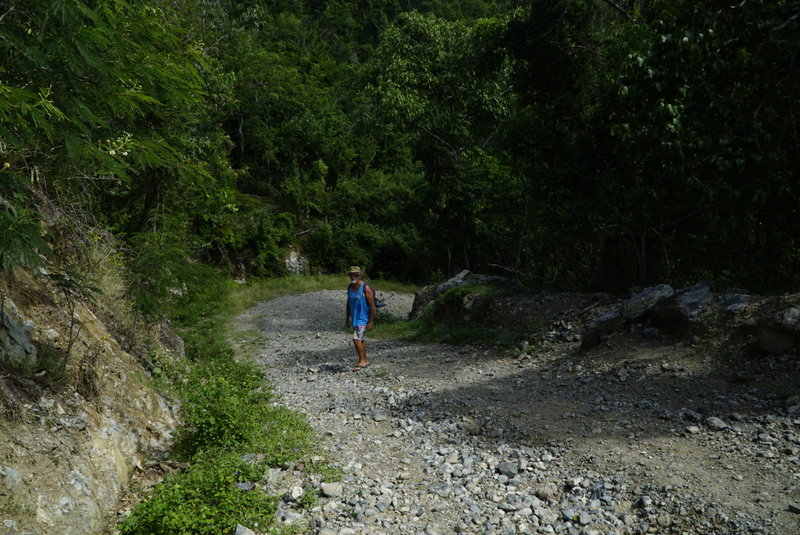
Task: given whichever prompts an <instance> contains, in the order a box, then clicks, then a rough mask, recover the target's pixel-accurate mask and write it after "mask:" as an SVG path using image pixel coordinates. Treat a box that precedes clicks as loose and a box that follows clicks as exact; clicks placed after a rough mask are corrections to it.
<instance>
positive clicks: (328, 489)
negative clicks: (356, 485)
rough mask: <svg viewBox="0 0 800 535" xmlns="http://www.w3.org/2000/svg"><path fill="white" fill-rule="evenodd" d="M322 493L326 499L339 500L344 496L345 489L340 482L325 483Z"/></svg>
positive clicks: (321, 489)
mask: <svg viewBox="0 0 800 535" xmlns="http://www.w3.org/2000/svg"><path fill="white" fill-rule="evenodd" d="M320 491H321V492H322V495H323V496H325V497H326V498H337V497H339V496H341V495H342V492H343V491H344V487H343V485H342V484H341V483H340V482H335V483H323V484H322V486H321V487H320Z"/></svg>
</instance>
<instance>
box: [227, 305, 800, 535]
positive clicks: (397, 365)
mask: <svg viewBox="0 0 800 535" xmlns="http://www.w3.org/2000/svg"><path fill="white" fill-rule="evenodd" d="M344 299H345V294H344V291H322V292H314V293H309V294H304V295H298V296H289V297H282V298H278V299H275V300H273V301H269V302H265V303H261V304H260V305H258V306H256V307H254V308H252V309H251V310H249V311H248V312H246V313H245V314H243V315H242V316H241V317H240V318H239V319H238V322H237V324H236V326H235V329H234V333H233V334H232V338H233V339H234V342H235V343H236V342H237V341H238V342H239V346H240V350H241V351H244V349H245V346H246V345H247V346H249V347H250V349H251V352H253V351H252V350H255V351H254V352H255V360H256V362H258V363H259V364H262V365H263V366H264V367H265V370H266V373H267V375H268V376H269V378H270V380H271V381H272V382H273V384H274V388H275V391H276V392H277V393H278V394H279V396H280V403H281V404H283V405H285V406H287V407H289V408H292V409H295V410H298V411H301V412H303V413H305V414H306V415H307V416H308V419H309V421H310V422H311V424H312V425H313V426H314V428H315V429H317V430H318V431H319V433H320V435H321V436H323V437H324V444H323V446H324V447H325V449H326V450H327V451H328V454H329V459H330V460H331V461H333V462H334V463H335V464H337V465H338V466H340V467H341V468H342V469H343V472H344V474H343V478H342V484H341V485H331V484H327V483H330V482H325V481H322V480H321V479H320V478H319V476H309V475H308V474H307V473H305V472H303V471H302V470H299V469H292V468H291V467H289V468H287V469H286V470H282V471H273V472H272V473H271V474H270V475H269V477H268V478H267V479H268V480H267V481H266V483H265V485H266V486H267V487H270V488H271V490H272V491H278V492H281V494H282V495H284V496H285V499H284V503H282V505H281V508H280V510H279V516H280V518H281V519H282V520H283V521H285V522H305V523H307V524H308V525H310V526H311V528H312V532H319V533H323V534H326V535H330V534H342V535H345V534H353V533H375V534H383V533H386V534H389V533H427V534H446V533H458V532H461V533H492V534H495V533H502V534H517V533H569V534H575V535H579V534H584V535H591V534H597V535H599V534H636V533H685V534H695V533H697V534H700V533H702V534H728V533H730V534H739V533H764V534H773V535H790V534H797V533H800V514H798V513H800V505H798V504H799V503H800V490H798V488H799V487H800V461H799V460H798V451H799V449H798V448H800V414H797V413H793V411H792V410H789V408H787V406H786V404H785V403H784V402H783V400H782V399H778V398H777V397H775V396H772V395H770V394H769V393H768V391H767V390H766V386H767V385H768V384H769V380H770V377H771V375H770V374H769V373H762V371H761V370H758V371H752V372H751V373H749V375H748V379H747V381H746V382H737V383H734V382H731V381H729V380H727V379H726V378H725V374H724V373H722V372H721V371H720V370H719V368H718V367H717V366H718V363H716V362H712V361H711V360H709V359H707V358H704V357H702V348H698V347H696V346H690V345H687V344H672V345H662V346H658V345H655V344H650V345H647V344H645V345H642V344H641V343H639V342H638V341H637V342H636V343H633V342H624V343H623V342H622V341H620V342H619V345H617V346H615V345H614V341H613V340H611V341H608V342H607V343H606V344H605V346H604V347H601V348H599V349H597V350H595V351H593V352H591V353H588V354H578V353H577V352H576V351H575V347H574V346H575V344H568V343H560V344H559V343H553V344H549V345H543V346H542V347H537V348H535V349H532V348H529V349H527V350H526V351H525V352H519V351H508V350H507V349H506V350H502V349H500V348H485V347H460V346H452V345H446V344H434V345H423V344H411V343H407V342H404V341H390V340H375V339H374V338H369V336H368V352H369V356H370V360H371V361H372V365H371V366H370V367H369V368H367V369H365V370H363V371H360V372H352V371H350V368H351V366H352V365H353V364H354V363H355V360H356V359H355V351H354V349H353V346H352V342H351V340H350V335H349V334H348V332H347V331H345V330H344V329H343V325H344ZM412 300H413V296H410V295H395V296H392V297H390V298H389V299H388V302H389V307H388V311H389V312H388V313H391V314H395V315H397V316H399V317H405V316H406V315H407V313H408V311H409V310H410V308H411V304H412ZM256 333H257V335H256ZM773 364H774V366H773V368H774V369H773V373H777V374H780V375H782V376H783V377H784V378H785V376H786V374H787V373H789V374H795V375H793V377H797V372H798V370H797V363H796V361H786V360H783V361H776V362H775V363H773ZM784 397H785V396H784ZM309 487H311V488H313V490H314V491H317V490H319V491H320V492H321V494H322V498H321V499H320V500H319V501H318V502H317V503H316V504H315V505H314V506H313V507H312V508H311V509H310V510H309V509H303V508H302V507H300V505H299V502H300V500H301V494H302V491H303V490H304V488H305V489H308V488H309Z"/></svg>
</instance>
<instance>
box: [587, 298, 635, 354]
mask: <svg viewBox="0 0 800 535" xmlns="http://www.w3.org/2000/svg"><path fill="white" fill-rule="evenodd" d="M623 323H625V318H624V317H623V315H622V308H617V309H614V310H612V311H611V312H608V313H606V314H603V315H602V316H600V317H598V318H595V319H594V320H592V322H591V323H589V325H587V326H586V328H585V329H584V331H583V333H582V334H581V350H584V349H589V348H590V347H594V346H596V345H597V344H599V343H600V340H602V338H603V336H606V335H608V334H611V333H612V332H614V331H616V330H617V329H619V328H620V327H622V324H623Z"/></svg>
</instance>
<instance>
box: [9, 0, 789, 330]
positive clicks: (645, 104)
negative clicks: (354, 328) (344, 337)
mask: <svg viewBox="0 0 800 535" xmlns="http://www.w3.org/2000/svg"><path fill="white" fill-rule="evenodd" d="M798 16H800V4H798V3H797V2H793V1H789V0H774V1H766V0H759V1H756V0H747V1H745V2H736V3H720V2H714V1H711V0H700V1H697V2H667V1H662V0H647V1H644V0H638V1H637V0H625V1H618V2H610V1H601V0H594V1H592V0H560V1H556V0H534V1H532V2H517V1H513V0H506V1H489V0H471V1H468V2H449V1H444V0H412V1H403V2H400V1H398V0H370V1H365V0H336V1H332V0H322V1H321V0H315V1H311V0H298V1H292V2H285V1H266V0H248V1H245V2H211V1H206V0H200V1H197V0H192V1H190V0H174V1H167V0H146V1H141V2H133V1H130V0H30V1H26V2H0V58H2V64H1V65H2V67H0V166H2V170H1V171H0V229H1V231H2V233H3V239H2V240H0V267H2V269H3V271H4V272H9V271H10V270H11V269H13V267H14V266H15V265H19V264H35V263H36V262H37V255H36V254H32V251H39V252H41V253H43V254H47V247H48V246H47V244H48V243H49V244H51V245H56V246H58V245H60V244H61V243H63V242H64V241H66V239H67V238H74V237H75V236H78V237H79V238H80V237H81V236H83V235H85V234H86V233H81V232H74V229H73V231H72V232H71V231H70V229H69V226H70V225H74V224H75V223H74V222H75V221H80V222H81V224H84V225H90V226H95V227H99V228H105V229H109V230H111V231H112V232H114V233H115V234H116V235H117V236H119V237H121V238H122V239H123V240H124V242H125V244H126V246H127V249H128V254H129V256H130V260H131V276H132V280H131V288H132V289H133V290H132V291H131V298H132V299H133V300H134V301H135V302H136V303H138V305H139V306H140V308H141V310H143V311H144V312H146V313H148V314H150V315H157V314H158V313H159V311H161V310H163V307H164V306H169V305H170V303H171V302H173V301H174V300H175V299H176V296H178V295H181V291H182V289H183V288H185V287H186V285H189V286H191V284H192V281H193V280H194V279H196V277H197V276H198V271H197V269H195V268H194V267H193V262H196V261H198V260H199V261H202V262H205V263H207V264H211V265H213V266H216V267H219V268H222V269H223V270H226V271H228V272H231V273H236V274H243V273H250V274H256V275H261V276H269V275H273V274H277V273H280V272H281V270H282V265H283V257H284V255H285V253H286V252H287V250H288V248H289V247H294V248H297V249H300V250H301V251H302V252H304V253H305V254H306V255H307V256H309V257H310V259H311V262H312V267H313V268H314V269H316V270H319V271H339V270H343V269H345V268H346V267H347V266H349V265H351V264H361V265H364V266H366V267H367V269H368V270H369V271H370V273H371V274H372V275H373V276H380V275H384V276H392V277H396V278H400V279H404V280H408V281H416V282H424V281H427V280H430V279H431V278H435V277H441V276H445V275H449V274H452V273H454V272H456V271H458V270H460V269H463V268H469V269H472V270H477V271H493V272H496V273H501V274H508V275H513V276H515V277H518V278H520V279H522V280H523V281H525V282H527V283H528V284H530V285H531V286H534V287H544V286H551V287H552V286H557V287H563V288H565V287H571V288H583V289H586V288H603V289H614V290H618V289H624V288H627V287H628V286H630V285H636V284H648V283H653V282H660V281H667V282H672V283H674V284H682V283H686V282H690V281H694V280H696V279H698V278H706V279H709V280H710V281H712V282H714V283H717V284H735V285H740V286H746V287H749V288H753V289H758V290H765V291H780V290H786V289H796V288H797V287H798V284H799V283H800V275H798V274H799V273H800V213H798V210H799V209H798V206H800V183H799V182H798V180H799V179H798V169H800V162H798V151H797V147H798V146H800V139H798V108H797V104H796V100H797V99H796V96H797V95H798V94H800V76H798V66H797V65H798V62H797V61H796V58H797V53H798V44H797V43H798V42H800V24H797V18H798Z"/></svg>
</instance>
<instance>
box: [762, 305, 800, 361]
mask: <svg viewBox="0 0 800 535" xmlns="http://www.w3.org/2000/svg"><path fill="white" fill-rule="evenodd" d="M756 338H757V340H758V345H759V346H760V347H761V349H763V350H764V351H766V352H767V353H770V354H772V355H782V354H784V353H788V352H790V351H792V350H793V349H794V348H796V347H800V308H798V307H790V308H787V309H785V310H782V311H780V312H777V313H776V314H773V315H772V316H768V317H765V318H761V319H760V320H759V321H758V323H757V326H756Z"/></svg>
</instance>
